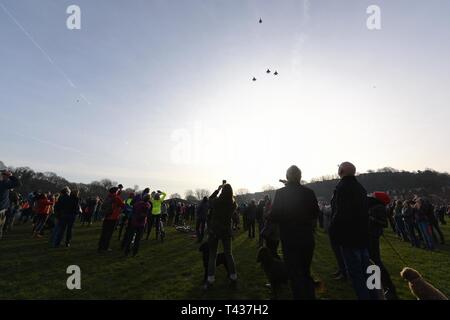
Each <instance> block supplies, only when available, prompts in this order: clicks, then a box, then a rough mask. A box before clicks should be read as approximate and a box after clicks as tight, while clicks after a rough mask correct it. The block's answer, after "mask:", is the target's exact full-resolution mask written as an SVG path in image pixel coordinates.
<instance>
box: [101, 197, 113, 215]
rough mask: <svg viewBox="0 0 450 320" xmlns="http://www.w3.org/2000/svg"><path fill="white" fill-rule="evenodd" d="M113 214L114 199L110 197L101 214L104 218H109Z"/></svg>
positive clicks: (105, 202)
mask: <svg viewBox="0 0 450 320" xmlns="http://www.w3.org/2000/svg"><path fill="white" fill-rule="evenodd" d="M112 213H113V198H112V197H110V196H108V197H106V199H105V201H104V202H103V204H102V208H101V214H102V215H103V217H105V218H106V217H109V216H110V215H112Z"/></svg>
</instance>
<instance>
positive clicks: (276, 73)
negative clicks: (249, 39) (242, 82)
mask: <svg viewBox="0 0 450 320" xmlns="http://www.w3.org/2000/svg"><path fill="white" fill-rule="evenodd" d="M262 22H263V21H262V18H259V23H262ZM266 73H267V74H270V73H272V71H270V69H267V71H266ZM273 75H274V76H277V75H278V71H275V72H274V73H273ZM256 80H258V79H256V77H253V79H252V81H256Z"/></svg>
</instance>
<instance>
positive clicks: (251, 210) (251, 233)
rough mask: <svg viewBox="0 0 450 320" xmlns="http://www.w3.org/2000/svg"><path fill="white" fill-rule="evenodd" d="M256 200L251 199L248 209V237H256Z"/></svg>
mask: <svg viewBox="0 0 450 320" xmlns="http://www.w3.org/2000/svg"><path fill="white" fill-rule="evenodd" d="M256 209H257V208H256V201H255V200H254V199H253V200H251V201H250V204H249V205H248V207H247V209H246V211H247V213H246V217H247V226H248V237H249V238H251V239H252V238H255V229H256V228H255V222H256Z"/></svg>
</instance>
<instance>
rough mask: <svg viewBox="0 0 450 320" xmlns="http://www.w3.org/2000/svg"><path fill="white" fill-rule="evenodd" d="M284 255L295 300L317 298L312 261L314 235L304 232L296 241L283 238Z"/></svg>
mask: <svg viewBox="0 0 450 320" xmlns="http://www.w3.org/2000/svg"><path fill="white" fill-rule="evenodd" d="M281 245H282V248H283V256H284V260H285V263H286V269H287V274H288V278H289V282H290V285H291V289H292V294H293V297H294V300H315V299H316V293H315V287H314V281H313V279H312V277H311V263H312V258H313V254H314V247H315V242H314V235H313V234H312V232H311V234H309V235H308V234H303V235H300V236H299V239H298V240H297V239H296V240H295V242H294V241H286V240H282V241H281Z"/></svg>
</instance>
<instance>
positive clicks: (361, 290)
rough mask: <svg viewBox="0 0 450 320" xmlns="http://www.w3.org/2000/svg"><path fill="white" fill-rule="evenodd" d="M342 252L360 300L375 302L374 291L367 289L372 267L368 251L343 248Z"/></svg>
mask: <svg viewBox="0 0 450 320" xmlns="http://www.w3.org/2000/svg"><path fill="white" fill-rule="evenodd" d="M341 252H342V256H343V257H344V262H345V266H346V268H347V272H348V275H349V277H350V279H351V281H352V286H353V290H355V293H356V297H357V298H358V300H375V292H373V293H372V292H371V291H374V290H369V288H368V287H367V278H368V276H367V267H369V266H370V265H371V263H370V258H369V252H368V250H367V249H356V248H344V247H341Z"/></svg>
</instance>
